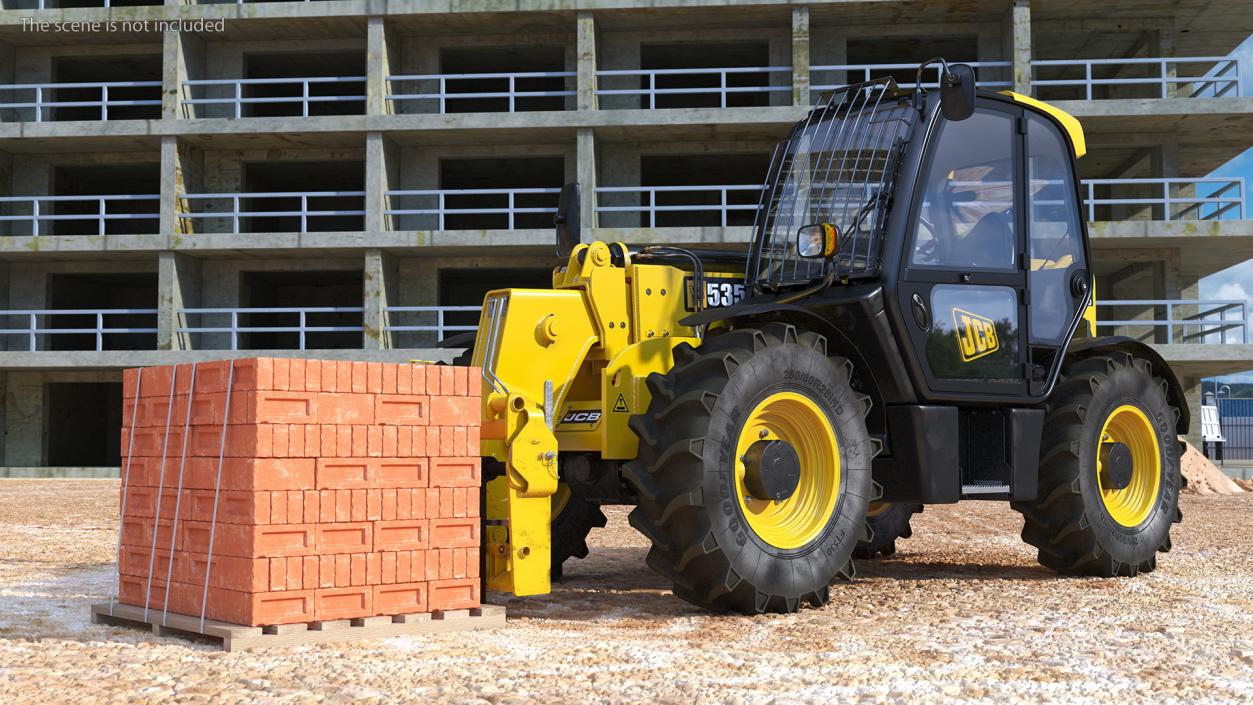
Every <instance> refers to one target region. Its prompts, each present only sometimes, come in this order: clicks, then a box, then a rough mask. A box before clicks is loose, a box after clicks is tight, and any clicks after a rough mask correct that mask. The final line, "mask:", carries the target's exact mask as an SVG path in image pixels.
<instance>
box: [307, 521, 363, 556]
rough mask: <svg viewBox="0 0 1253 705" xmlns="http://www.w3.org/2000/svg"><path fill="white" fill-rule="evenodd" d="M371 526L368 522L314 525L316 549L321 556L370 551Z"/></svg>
mask: <svg viewBox="0 0 1253 705" xmlns="http://www.w3.org/2000/svg"><path fill="white" fill-rule="evenodd" d="M373 531H374V527H373V525H372V524H371V523H370V522H368V521H362V522H335V523H333V524H318V525H316V534H317V538H316V539H315V540H316V547H317V552H318V553H321V554H334V553H357V552H369V551H371V550H372V546H373V541H372V538H371V536H372V534H373Z"/></svg>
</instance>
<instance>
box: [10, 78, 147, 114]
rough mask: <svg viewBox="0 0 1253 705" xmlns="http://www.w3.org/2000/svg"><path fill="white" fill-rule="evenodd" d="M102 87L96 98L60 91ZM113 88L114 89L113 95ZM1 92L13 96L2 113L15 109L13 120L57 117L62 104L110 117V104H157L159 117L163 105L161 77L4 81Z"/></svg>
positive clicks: (116, 105)
mask: <svg viewBox="0 0 1253 705" xmlns="http://www.w3.org/2000/svg"><path fill="white" fill-rule="evenodd" d="M66 90H73V91H88V90H94V91H99V97H98V98H96V99H94V100H84V99H81V98H75V99H73V100H61V99H59V98H64V96H59V95H58V94H57V92H58V91H66ZM110 91H113V93H112V95H110V93H109V92H110ZM154 91H155V93H156V95H157V97H156V98H136V97H135V95H136V94H143V93H150V92H154ZM0 96H8V97H11V98H12V100H9V101H8V102H0V115H5V114H6V112H5V111H8V110H12V111H14V112H13V115H14V119H13V120H10V122H21V121H26V116H27V115H30V116H32V118H33V120H30V121H33V122H48V121H53V120H57V119H58V117H57V115H58V113H57V110H58V109H61V108H98V109H99V111H100V112H99V113H98V114H97V115H96V116H94V117H90V118H76V119H87V120H108V119H109V108H115V109H116V108H136V107H156V108H157V110H155V111H152V115H151V116H150V117H158V116H159V115H160V107H161V97H160V96H161V82H160V81H96V82H90V83H10V84H4V85H0Z"/></svg>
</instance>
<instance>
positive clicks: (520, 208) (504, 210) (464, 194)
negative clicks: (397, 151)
mask: <svg viewBox="0 0 1253 705" xmlns="http://www.w3.org/2000/svg"><path fill="white" fill-rule="evenodd" d="M560 193H561V189H559V188H515V189H416V190H395V191H388V192H387V199H388V203H389V204H391V203H392V202H394V201H395V200H397V199H402V198H422V199H425V200H427V202H428V203H429V202H432V201H433V202H434V205H433V206H431V207H427V208H398V207H392V206H390V205H389V207H388V208H387V209H386V210H385V211H384V213H385V214H386V215H388V216H398V215H400V216H404V215H418V216H434V217H435V221H436V225H435V228H434V229H436V230H445V229H446V225H447V218H448V216H458V215H505V216H507V217H508V225H507V226H506V228H507V229H509V230H513V229H514V227H515V224H516V220H517V216H519V215H526V214H549V213H556V212H557V196H558V195H559V194H560ZM472 198H473V199H482V198H486V199H487V200H490V201H494V202H498V203H499V205H491V206H471V207H467V206H464V205H462V206H458V204H459V203H460V204H465V203H468V202H469V199H472ZM519 200H525V201H528V202H530V203H543V202H545V201H551V202H552V205H551V206H549V205H519V203H518V201H519ZM450 202H451V203H450Z"/></svg>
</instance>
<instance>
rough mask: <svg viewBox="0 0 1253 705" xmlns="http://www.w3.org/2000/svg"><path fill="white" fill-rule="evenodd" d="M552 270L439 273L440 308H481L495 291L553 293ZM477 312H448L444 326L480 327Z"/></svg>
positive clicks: (453, 271)
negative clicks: (487, 295)
mask: <svg viewBox="0 0 1253 705" xmlns="http://www.w3.org/2000/svg"><path fill="white" fill-rule="evenodd" d="M552 285H553V273H552V270H551V269H542V268H539V269H536V268H523V267H519V268H516V269H489V268H485V269H441V270H439V305H440V306H482V305H483V296H484V295H486V294H487V292H489V291H493V290H496V289H507V288H517V289H551V288H552ZM478 322H479V314H478V313H477V312H475V311H449V312H447V313H445V314H444V324H445V325H449V326H474V325H478Z"/></svg>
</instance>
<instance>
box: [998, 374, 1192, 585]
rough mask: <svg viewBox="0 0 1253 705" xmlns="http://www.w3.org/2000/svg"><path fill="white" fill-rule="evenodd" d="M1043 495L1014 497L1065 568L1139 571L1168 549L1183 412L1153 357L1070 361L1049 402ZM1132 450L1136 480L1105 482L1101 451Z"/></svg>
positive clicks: (1035, 537)
mask: <svg viewBox="0 0 1253 705" xmlns="http://www.w3.org/2000/svg"><path fill="white" fill-rule="evenodd" d="M1046 413H1047V415H1046V417H1045V421H1044V436H1043V439H1042V441H1041V445H1040V447H1041V456H1040V485H1039V493H1038V496H1037V498H1036V499H1035V500H1034V501H1031V502H1015V503H1014V508H1015V509H1017V510H1018V511H1019V512H1021V513H1022V515H1023V518H1024V525H1023V529H1022V538H1023V540H1024V541H1026V542H1027V543H1029V544H1031V545H1033V546H1035V547H1036V548H1037V549H1039V560H1040V563H1042V564H1044V565H1045V566H1048V567H1049V568H1052V569H1053V570H1056V571H1058V572H1060V573H1066V574H1070V575H1095V576H1102V577H1111V576H1133V575H1136V574H1137V573H1147V572H1149V571H1152V570H1153V569H1155V568H1156V567H1157V553H1158V552H1159V551H1160V552H1165V551H1169V550H1170V545H1171V544H1170V525H1171V523H1172V522H1178V521H1180V520H1181V519H1182V515H1181V514H1180V512H1179V489H1180V487H1181V474H1180V471H1179V459H1180V451H1179V447H1180V443H1179V440H1178V438H1177V436H1176V433H1175V422H1176V420H1177V419H1178V418H1179V410H1178V409H1176V408H1175V407H1173V406H1171V405H1170V402H1169V401H1168V400H1167V397H1166V383H1165V382H1164V381H1163V380H1162V379H1161V378H1160V377H1155V376H1154V375H1153V372H1152V367H1151V366H1150V364H1149V362H1148V361H1147V360H1144V359H1141V358H1136V357H1133V356H1132V355H1130V354H1128V353H1125V352H1115V353H1112V354H1109V355H1095V356H1092V357H1087V358H1082V359H1078V360H1073V361H1067V363H1066V366H1065V367H1064V368H1063V372H1062V379H1061V381H1059V382H1058V385H1057V388H1056V389H1055V390H1054V392H1053V396H1052V397H1051V398H1050V399H1049V401H1048V403H1047V406H1046ZM1102 440H1103V441H1104V443H1105V444H1112V443H1114V442H1118V443H1121V444H1125V445H1126V446H1127V447H1128V448H1130V449H1131V450H1130V454H1131V457H1132V458H1133V461H1132V462H1131V471H1130V478H1131V479H1130V480H1129V481H1128V482H1129V484H1127V485H1126V486H1125V487H1124V488H1122V489H1115V488H1113V487H1106V488H1105V489H1102V479H1101V478H1102V476H1101V475H1098V472H1099V469H1098V463H1099V462H1100V461H1099V459H1098V454H1099V453H1101V446H1102Z"/></svg>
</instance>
